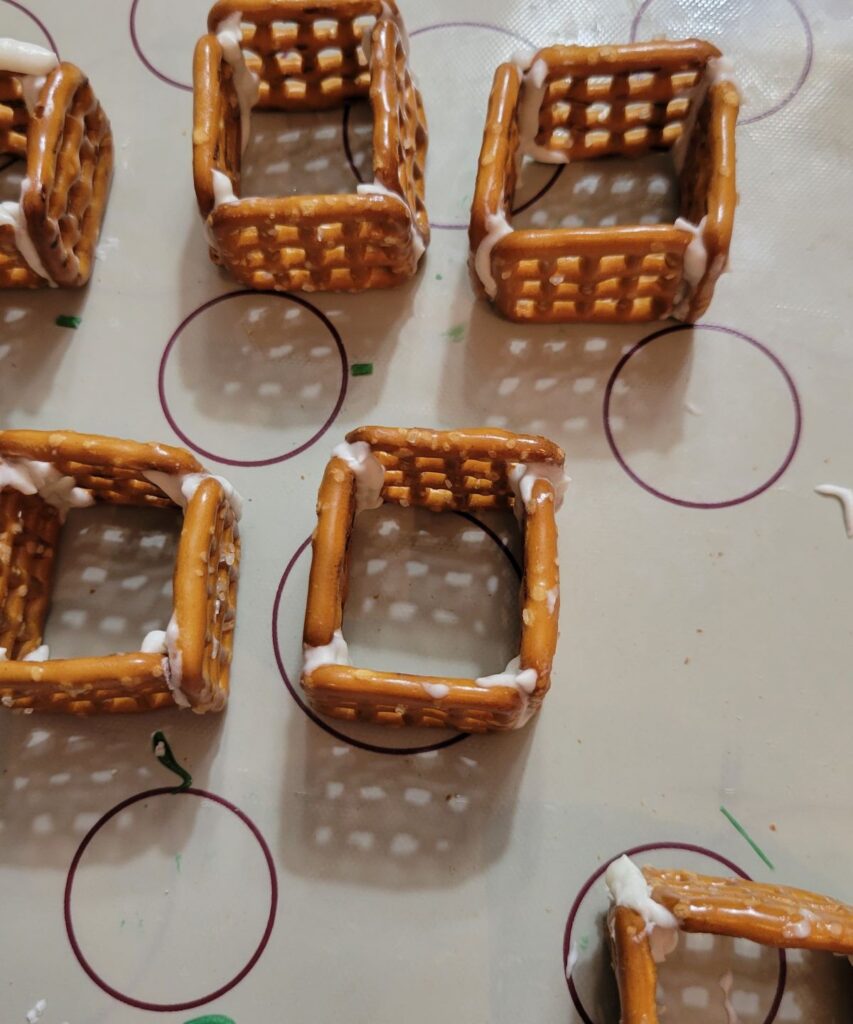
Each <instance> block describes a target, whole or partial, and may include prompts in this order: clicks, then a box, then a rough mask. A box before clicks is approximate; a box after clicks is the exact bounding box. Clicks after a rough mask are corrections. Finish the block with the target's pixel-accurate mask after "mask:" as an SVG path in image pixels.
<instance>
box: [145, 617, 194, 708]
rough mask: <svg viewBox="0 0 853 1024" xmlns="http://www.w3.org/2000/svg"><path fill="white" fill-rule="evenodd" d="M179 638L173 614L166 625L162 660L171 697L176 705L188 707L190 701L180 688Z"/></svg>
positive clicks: (181, 677) (180, 660)
mask: <svg viewBox="0 0 853 1024" xmlns="http://www.w3.org/2000/svg"><path fill="white" fill-rule="evenodd" d="M149 635H150V634H149ZM179 640H180V630H179V629H178V620H177V617H176V616H175V615H173V616H172V617H171V619H169V625H168V626H167V627H166V654H167V659H166V661H165V662H164V666H165V669H166V683H167V685H168V687H169V689H170V690H171V691H172V699H173V700H174V701H175V703H176V704H177V705H178V707H179V708H188V707H190V706H191V705H190V702H189V701H188V700H187V695H186V694H185V693H184V691H183V690H182V689H181V683H182V682H183V658H182V655H181V648H180V647H179V646H178V641H179Z"/></svg>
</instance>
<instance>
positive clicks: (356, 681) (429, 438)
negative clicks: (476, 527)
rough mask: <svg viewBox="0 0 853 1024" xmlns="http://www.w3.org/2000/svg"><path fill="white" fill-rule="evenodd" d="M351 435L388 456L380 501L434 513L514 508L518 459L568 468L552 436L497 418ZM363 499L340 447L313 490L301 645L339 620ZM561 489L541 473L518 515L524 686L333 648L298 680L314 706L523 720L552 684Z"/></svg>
mask: <svg viewBox="0 0 853 1024" xmlns="http://www.w3.org/2000/svg"><path fill="white" fill-rule="evenodd" d="M346 441H347V444H349V445H354V444H359V443H364V444H366V445H368V446H369V448H370V451H371V453H372V454H373V455H374V456H375V457H376V458H377V459H378V461H379V462H380V463H381V465H382V467H383V470H384V474H383V485H382V491H381V499H382V503H386V502H390V503H395V504H399V505H402V506H404V507H406V506H408V505H416V506H421V507H425V508H428V509H431V510H432V511H435V512H443V511H455V510H460V509H465V510H471V511H476V510H477V509H488V508H514V507H515V506H516V503H517V498H516V497H515V496H514V494H513V488H512V485H511V483H510V482H509V479H508V477H509V471H510V470H511V468H512V467H513V466H519V465H520V466H528V467H533V466H538V465H541V464H544V465H545V466H548V467H552V468H553V469H557V470H562V466H563V462H564V454H563V451H562V449H561V448H559V447H558V446H557V445H556V444H554V443H553V442H552V441H549V440H547V439H546V438H544V437H537V436H532V435H525V434H512V433H510V432H509V431H503V430H498V429H466V430H450V431H441V430H430V429H426V428H405V427H359V428H357V429H355V430H352V431H350V433H348V434H347V435H346ZM356 499H357V480H356V474H355V472H354V470H353V469H352V468H351V466H350V465H349V464H348V463H347V461H346V460H345V459H344V458H342V457H340V456H339V455H336V454H333V456H332V458H331V459H330V460H329V462H328V464H327V466H326V470H325V473H324V475H323V480H322V482H321V484H320V489H319V494H318V497H317V527H316V529H315V531H314V534H313V537H312V560H311V570H310V576H309V583H308V597H307V602H306V608H305V628H304V634H303V641H304V645H305V648H306V651H307V650H309V649H330V646H331V645H333V643H334V638H335V635H336V633H338V634H339V631H340V629H341V623H342V621H343V613H344V604H345V601H346V593H347V578H348V568H349V555H350V540H351V533H352V527H353V522H354V518H355V514H356ZM556 499H557V494H556V493H555V488H554V485H553V483H552V482H551V481H550V480H548V479H543V478H535V479H533V481H532V484H531V487H530V491H529V493H528V494H526V495H525V496H524V500H523V506H524V510H523V513H521V514H519V521H520V523H521V529H522V534H523V543H524V573H523V577H522V582H521V645H520V655H519V666H518V669H519V672H520V673H525V672H528V673H531V672H532V673H533V674H534V675H535V684H534V685H532V688H531V690H530V692H529V695H528V693H526V692H524V691H523V690H522V689H521V688H519V687H518V686H513V685H508V684H507V685H490V686H482V685H478V684H477V682H476V680H474V679H467V678H445V677H439V676H419V675H414V674H407V673H403V672H378V671H374V670H371V669H366V668H358V667H353V666H351V665H348V664H341V663H339V662H336V661H335V660H334V659H331V660H330V661H327V662H326V663H325V664H320V665H319V666H317V667H313V669H311V670H310V671H307V672H306V670H305V667H304V665H303V670H302V673H301V683H302V687H303V690H304V692H305V694H306V697H307V700H308V703H309V704H310V706H311V707H312V708H313V709H314V710H315V711H317V712H319V713H320V714H324V715H328V716H330V717H333V718H340V719H346V720H356V719H360V720H362V721H371V722H376V723H378V724H382V725H398V726H400V725H402V726H412V725H420V726H434V727H439V728H441V727H448V726H449V727H452V728H455V729H459V730H460V731H464V732H489V731H501V730H507V729H514V728H518V727H519V726H521V725H523V724H524V723H525V722H526V721H527V720H528V719H529V718H530V717H531V716H532V715H533V714H534V713H535V712H536V711H537V710H538V708H539V707H540V705H541V703H542V700H543V698H544V697H545V694H546V693H547V691H548V688H549V686H550V679H551V665H552V662H553V658H554V653H555V650H556V645H557V622H558V616H559V566H558V556H557V527H556V521H555V505H556ZM333 653H334V652H333ZM436 688H438V689H436ZM430 691H431V692H430Z"/></svg>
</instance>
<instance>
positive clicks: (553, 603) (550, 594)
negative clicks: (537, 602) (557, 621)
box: [545, 587, 560, 615]
mask: <svg viewBox="0 0 853 1024" xmlns="http://www.w3.org/2000/svg"><path fill="white" fill-rule="evenodd" d="M559 597H560V588H559V587H550V588H549V589H548V590H546V591H545V601H546V602H547V604H548V614H549V615H553V614H554V609H555V608H556V607H557V600H558V599H559Z"/></svg>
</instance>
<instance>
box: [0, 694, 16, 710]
mask: <svg viewBox="0 0 853 1024" xmlns="http://www.w3.org/2000/svg"><path fill="white" fill-rule="evenodd" d="M0 704H2V705H3V707H4V708H13V707H14V706H15V698H14V697H9V696H5V697H0Z"/></svg>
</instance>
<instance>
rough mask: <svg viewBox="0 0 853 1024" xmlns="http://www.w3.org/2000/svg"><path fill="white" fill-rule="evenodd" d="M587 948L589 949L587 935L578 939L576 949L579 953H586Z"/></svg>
mask: <svg viewBox="0 0 853 1024" xmlns="http://www.w3.org/2000/svg"><path fill="white" fill-rule="evenodd" d="M588 947H589V936H588V935H581V937H580V938H579V939H578V949H579V950H580V951H581V953H585V952H586V951H587V948H588Z"/></svg>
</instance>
